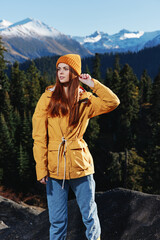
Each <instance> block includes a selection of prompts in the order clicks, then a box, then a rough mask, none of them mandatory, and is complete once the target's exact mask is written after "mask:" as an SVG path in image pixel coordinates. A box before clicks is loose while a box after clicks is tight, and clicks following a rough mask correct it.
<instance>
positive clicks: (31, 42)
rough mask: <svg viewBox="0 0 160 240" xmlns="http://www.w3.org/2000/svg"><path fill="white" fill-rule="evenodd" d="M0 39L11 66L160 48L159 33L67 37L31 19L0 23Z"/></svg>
mask: <svg viewBox="0 0 160 240" xmlns="http://www.w3.org/2000/svg"><path fill="white" fill-rule="evenodd" d="M0 36H2V40H3V42H4V45H5V47H6V49H7V52H6V53H5V58H6V60H8V61H10V62H12V63H13V62H14V61H15V60H17V61H19V62H24V61H25V60H28V59H35V58H39V57H43V56H54V55H63V54H67V53H77V54H80V55H81V57H88V56H93V55H94V54H95V53H102V54H103V53H111V52H112V53H117V52H118V53H125V52H138V51H140V50H142V49H144V48H151V47H155V46H157V45H159V44H160V30H159V31H153V32H143V31H136V32H132V31H129V30H126V29H122V30H121V31H120V32H118V33H115V34H113V35H109V34H107V33H104V32H100V31H96V32H94V33H93V34H91V35H89V36H85V37H82V36H70V35H65V34H63V33H61V32H59V31H58V30H57V29H55V28H53V27H50V26H48V25H47V24H45V23H43V22H41V21H38V20H35V19H31V18H26V19H24V20H22V21H19V22H16V23H11V22H9V21H6V20H0Z"/></svg>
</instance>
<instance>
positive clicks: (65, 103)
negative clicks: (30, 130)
mask: <svg viewBox="0 0 160 240" xmlns="http://www.w3.org/2000/svg"><path fill="white" fill-rule="evenodd" d="M48 113H49V115H50V116H51V117H59V116H61V115H62V116H65V115H67V114H68V113H69V125H70V126H71V125H76V124H78V121H79V78H78V75H77V73H76V72H75V71H74V70H73V69H72V68H71V67H69V85H68V97H66V94H65V92H64V89H63V83H61V82H60V81H59V79H58V74H57V72H56V85H55V89H54V91H53V93H52V96H51V100H50V103H49V105H48Z"/></svg>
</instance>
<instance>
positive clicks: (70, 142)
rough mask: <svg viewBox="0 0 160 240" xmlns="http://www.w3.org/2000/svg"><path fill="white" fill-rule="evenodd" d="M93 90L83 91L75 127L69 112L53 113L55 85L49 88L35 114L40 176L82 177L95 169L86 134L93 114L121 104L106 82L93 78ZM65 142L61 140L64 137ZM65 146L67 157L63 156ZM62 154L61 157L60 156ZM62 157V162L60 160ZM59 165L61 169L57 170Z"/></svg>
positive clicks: (37, 163)
mask: <svg viewBox="0 0 160 240" xmlns="http://www.w3.org/2000/svg"><path fill="white" fill-rule="evenodd" d="M93 81H94V87H93V88H92V89H93V92H95V93H96V95H97V96H94V95H93V94H92V93H91V92H87V91H83V93H81V95H80V100H82V99H86V98H88V99H89V100H90V104H87V103H86V102H87V101H86V100H85V101H82V102H81V104H80V108H79V112H80V119H79V123H78V125H77V126H76V127H73V126H69V125H68V116H65V117H54V118H52V117H50V116H48V114H47V106H48V104H49V101H50V97H51V95H52V91H54V86H50V87H48V88H47V89H46V91H45V93H43V94H42V96H41V98H40V99H39V101H38V103H37V106H36V109H35V112H34V114H33V118H32V123H33V133H32V135H33V139H34V146H33V153H34V158H35V161H36V173H37V180H41V179H42V178H43V177H45V176H46V175H48V176H50V177H53V178H57V179H63V178H64V172H65V179H70V178H79V177H83V176H86V175H89V174H92V173H94V164H93V159H92V156H91V153H90V151H89V149H88V146H87V143H86V142H85V141H84V139H83V134H84V133H85V130H86V128H87V125H88V122H89V119H90V118H91V117H94V116H97V115H100V114H103V113H107V112H110V111H112V110H114V109H115V108H116V107H117V106H118V105H119V99H118V97H117V96H116V95H115V94H114V93H113V92H112V91H111V90H110V89H109V88H107V87H106V86H104V85H103V84H101V83H100V82H99V81H97V80H95V79H93ZM63 138H64V139H65V144H62V145H60V144H61V143H62V139H63ZM64 150H65V158H64V155H63V154H64ZM58 155H59V157H58ZM58 161H59V162H58ZM57 169H58V171H57Z"/></svg>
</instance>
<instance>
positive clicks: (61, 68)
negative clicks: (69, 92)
mask: <svg viewBox="0 0 160 240" xmlns="http://www.w3.org/2000/svg"><path fill="white" fill-rule="evenodd" d="M57 74H58V79H59V81H60V82H61V83H67V82H69V65H68V64H65V63H59V64H58V67H57Z"/></svg>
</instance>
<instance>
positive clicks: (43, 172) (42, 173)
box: [36, 166, 48, 181]
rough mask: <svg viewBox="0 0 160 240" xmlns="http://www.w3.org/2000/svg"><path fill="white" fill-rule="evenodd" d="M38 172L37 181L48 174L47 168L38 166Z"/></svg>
mask: <svg viewBox="0 0 160 240" xmlns="http://www.w3.org/2000/svg"><path fill="white" fill-rule="evenodd" d="M36 173H37V181H40V180H41V179H42V178H44V177H46V176H47V175H48V171H47V169H42V168H38V167H37V166H36Z"/></svg>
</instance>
